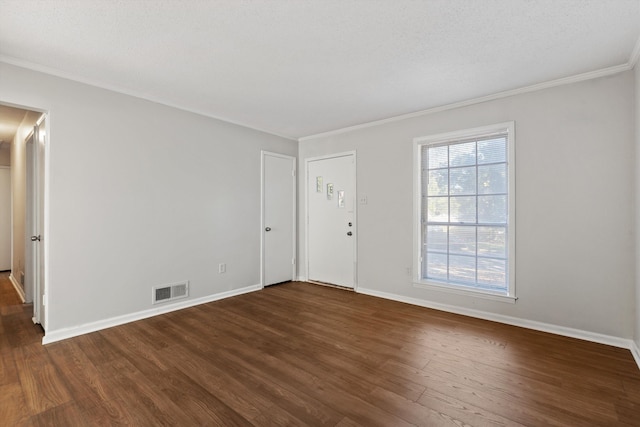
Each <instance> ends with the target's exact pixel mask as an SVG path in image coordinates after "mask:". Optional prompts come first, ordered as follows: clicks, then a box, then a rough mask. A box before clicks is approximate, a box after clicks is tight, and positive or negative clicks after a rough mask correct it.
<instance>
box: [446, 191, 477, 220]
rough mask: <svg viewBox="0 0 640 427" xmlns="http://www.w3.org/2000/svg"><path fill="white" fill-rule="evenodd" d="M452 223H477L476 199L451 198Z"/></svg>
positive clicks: (471, 197)
mask: <svg viewBox="0 0 640 427" xmlns="http://www.w3.org/2000/svg"><path fill="white" fill-rule="evenodd" d="M451 222H472V223H474V222H476V197H475V196H470V197H469V196H457V197H451Z"/></svg>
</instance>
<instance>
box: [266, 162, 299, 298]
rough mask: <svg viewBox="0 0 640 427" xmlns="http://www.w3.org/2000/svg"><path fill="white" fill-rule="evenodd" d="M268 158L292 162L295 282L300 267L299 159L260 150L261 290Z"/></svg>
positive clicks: (293, 271)
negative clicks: (265, 163)
mask: <svg viewBox="0 0 640 427" xmlns="http://www.w3.org/2000/svg"><path fill="white" fill-rule="evenodd" d="M266 156H272V157H279V158H282V159H287V160H291V164H292V165H293V173H292V175H291V181H292V183H293V195H292V196H293V199H292V200H293V201H292V206H291V209H292V210H293V224H291V227H293V230H292V231H293V242H292V252H293V253H292V254H291V256H292V259H293V262H292V263H291V278H292V280H295V278H296V273H297V271H296V269H297V266H298V262H297V259H298V257H297V252H298V244H297V243H298V234H297V227H296V223H297V218H298V216H297V215H296V210H297V205H298V199H297V193H298V191H297V179H298V177H297V175H298V174H297V159H296V157H294V156H289V155H287V154H281V153H274V152H272V151H266V150H260V289H264V287H265V284H264V279H265V277H264V268H265V262H264V257H265V247H264V246H265V242H264V240H265V239H264V237H265V236H264V228H265V226H266V224H265V220H264V215H265V205H264V202H265V176H264V174H265V165H264V159H265V157H266Z"/></svg>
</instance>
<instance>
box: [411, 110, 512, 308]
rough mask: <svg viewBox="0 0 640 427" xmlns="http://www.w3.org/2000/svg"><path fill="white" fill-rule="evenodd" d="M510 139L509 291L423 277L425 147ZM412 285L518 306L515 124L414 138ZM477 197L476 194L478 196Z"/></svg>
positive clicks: (508, 165) (508, 190) (508, 178)
mask: <svg viewBox="0 0 640 427" xmlns="http://www.w3.org/2000/svg"><path fill="white" fill-rule="evenodd" d="M496 134H506V136H507V215H508V216H507V226H506V229H507V236H508V238H507V265H508V270H507V277H506V281H507V290H506V292H499V291H491V290H486V289H478V288H473V287H470V286H465V285H458V284H455V283H451V282H440V281H434V280H428V279H424V278H422V271H423V270H422V260H423V255H422V251H423V245H422V243H423V241H422V147H424V146H430V145H443V144H451V143H455V142H458V141H463V140H466V139H473V138H484V137H487V136H490V135H496ZM413 160H414V168H413V175H414V176H413V179H414V181H413V184H414V185H413V190H414V191H413V192H414V196H413V204H414V214H413V223H414V230H413V237H414V245H413V272H414V275H413V285H414V287H417V288H424V289H430V290H437V291H444V292H449V293H454V294H459V295H469V296H475V297H479V298H485V299H491V300H497V301H503V302H509V303H515V301H516V300H517V297H516V283H515V278H516V233H515V231H516V191H515V178H516V173H515V122H513V121H510V122H504V123H497V124H493V125H488V126H481V127H476V128H471V129H464V130H459V131H454V132H446V133H440V134H435V135H428V136H422V137H417V138H414V140H413ZM476 194H477V193H476Z"/></svg>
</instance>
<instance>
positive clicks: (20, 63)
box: [0, 55, 297, 141]
mask: <svg viewBox="0 0 640 427" xmlns="http://www.w3.org/2000/svg"><path fill="white" fill-rule="evenodd" d="M0 62H4V63H5V64H8V65H13V66H15V67H20V68H26V69H28V70H32V71H37V72H40V73H44V74H49V75H51V76H55V77H60V78H63V79H66V80H71V81H73V82H76V83H82V84H86V85H89V86H93V87H97V88H100V89H106V90H110V91H112V92H117V93H121V94H124V95H128V96H133V97H135V98H139V99H144V100H146V101H151V102H155V103H157V104H161V105H166V106H167V107H172V108H176V109H178V110H182V111H187V112H189V113H194V114H198V115H200V116H204V117H209V118H211V119H216V120H220V121H223V122H226V123H231V124H233V125H237V126H242V127H244V128H247V129H252V130H255V131H258V132H262V133H266V134H269V135H274V136H278V137H280V138H285V139H289V140H291V141H297V139H296V138H294V137H292V136H289V135H282V134H278V133H276V132H273V131H270V130H265V129H261V128H258V127H255V126H251V125H248V124H245V123H243V122H239V121H235V120H231V119H228V118H225V117H222V116H216V115H213V114H211V113H208V112H206V111H203V110H198V109H194V108H189V107H186V106H184V105H181V104H177V103H174V102H170V101H167V100H164V99H162V98H159V97H153V96H149V95H148V94H145V93H141V92H138V91H136V90H134V89H130V88H124V87H121V86H116V85H112V84H109V83H105V82H102V81H99V80H96V79H88V78H86V77H82V76H79V75H77V74H74V73H69V72H66V71H62V70H58V69H57V68H52V67H46V66H43V65H40V64H35V63H33V62H29V61H24V60H22V59H18V58H14V57H12V56H7V55H0Z"/></svg>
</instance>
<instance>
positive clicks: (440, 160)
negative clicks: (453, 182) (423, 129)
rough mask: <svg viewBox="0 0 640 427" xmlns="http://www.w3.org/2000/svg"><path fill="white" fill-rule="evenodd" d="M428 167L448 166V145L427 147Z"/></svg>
mask: <svg viewBox="0 0 640 427" xmlns="http://www.w3.org/2000/svg"><path fill="white" fill-rule="evenodd" d="M428 156H429V169H436V168H446V167H447V166H449V160H448V159H449V147H447V146H446V145H443V146H441V147H429V154H428Z"/></svg>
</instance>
